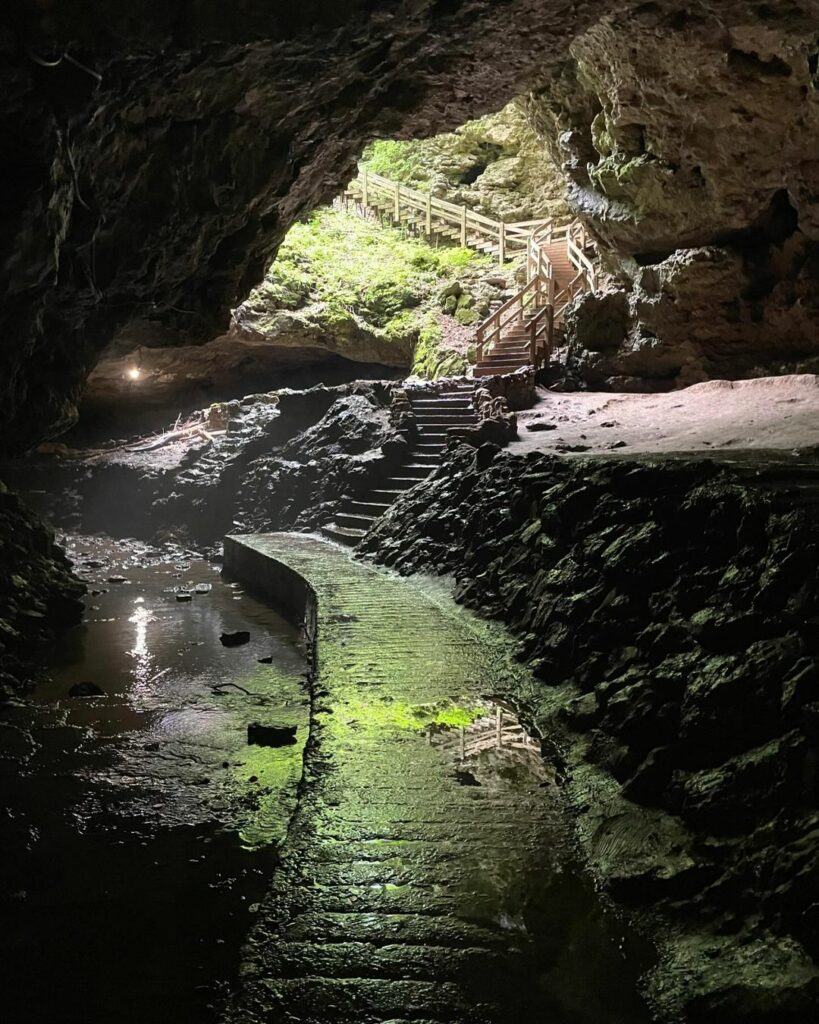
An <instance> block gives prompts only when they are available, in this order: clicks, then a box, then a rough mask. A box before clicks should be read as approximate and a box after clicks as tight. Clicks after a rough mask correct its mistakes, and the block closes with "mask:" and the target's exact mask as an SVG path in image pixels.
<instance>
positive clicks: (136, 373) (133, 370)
mask: <svg viewBox="0 0 819 1024" xmlns="http://www.w3.org/2000/svg"><path fill="white" fill-rule="evenodd" d="M125 376H126V377H127V378H128V380H139V378H140V377H141V376H142V371H141V370H140V368H139V367H138V366H131V367H129V368H128V370H127V371H126V373H125Z"/></svg>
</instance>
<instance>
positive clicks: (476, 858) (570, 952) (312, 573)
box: [225, 534, 648, 1024]
mask: <svg viewBox="0 0 819 1024" xmlns="http://www.w3.org/2000/svg"><path fill="white" fill-rule="evenodd" d="M241 540H242V546H243V548H245V553H246V554H248V550H249V557H248V558H247V559H245V560H244V566H245V567H244V569H243V572H245V573H246V572H248V571H251V572H254V573H255V572H264V569H263V565H264V563H265V561H268V562H269V560H272V561H273V562H278V563H284V564H285V565H286V566H288V567H290V568H291V569H294V570H296V571H297V572H298V573H299V574H301V575H302V576H303V577H304V578H305V579H307V580H308V582H309V583H310V585H311V587H312V588H313V590H314V592H315V594H316V596H317V600H318V645H317V678H316V688H317V689H316V705H315V709H314V720H313V731H312V735H311V741H310V743H309V744H308V748H307V755H306V760H305V778H304V782H303V792H302V796H301V800H300V803H299V807H298V810H297V812H296V814H295V816H294V819H293V821H292V824H291V828H290V831H289V834H288V838H287V840H286V842H285V844H284V846H283V849H282V851H281V853H282V860H281V866H280V869H279V870H278V871H277V872H276V874H275V876H274V878H273V882H272V888H271V890H270V892H269V895H268V896H267V898H266V899H265V901H264V903H263V906H262V908H261V911H260V914H259V917H258V920H257V924H256V926H255V928H254V930H253V932H252V934H251V937H250V939H249V942H248V944H247V947H246V950H245V957H244V959H245V963H244V967H243V983H242V987H241V989H240V991H239V992H238V993H237V994H236V995H235V997H234V999H233V1000H232V1002H231V1004H230V1006H229V1008H228V1010H227V1012H226V1015H225V1020H226V1021H230V1022H233V1024H238V1022H240V1021H241V1022H242V1024H251V1022H260V1021H269V1022H274V1021H275V1022H277V1024H296V1022H298V1024H330V1022H341V1024H376V1022H382V1024H383V1022H390V1024H403V1022H409V1021H412V1022H414V1024H438V1022H450V1024H466V1022H469V1024H506V1022H509V1024H512V1022H514V1021H518V1020H523V1019H528V1020H530V1021H544V1022H545V1021H549V1022H554V1024H569V1022H571V1024H592V1022H595V1024H600V1022H603V1021H605V1022H606V1024H639V1022H640V1021H643V1020H648V1015H647V1013H646V1011H645V1009H644V1007H643V1004H642V1002H641V1000H640V999H639V997H638V996H637V995H636V978H637V975H638V973H639V971H640V970H641V969H643V968H645V967H646V963H645V961H644V960H643V959H642V957H643V953H644V950H642V949H639V950H638V947H639V943H638V942H637V940H636V939H634V937H633V936H630V935H628V934H627V933H626V931H625V929H624V927H623V926H622V924H621V923H620V922H618V921H617V920H616V919H614V918H613V917H612V916H610V915H608V914H607V913H606V912H605V911H604V910H603V908H602V907H601V905H600V903H599V901H598V900H597V898H596V896H595V894H594V892H593V891H592V889H591V886H590V885H589V883H588V882H587V881H586V880H585V878H584V876H583V875H582V873H581V872H579V871H578V869H577V866H576V864H574V863H573V862H572V858H571V854H570V853H569V843H568V837H567V830H566V823H565V821H564V820H563V817H562V813H561V807H560V800H559V795H558V793H557V789H556V787H555V785H554V784H553V782H552V780H551V778H550V775H549V772H548V769H547V767H546V766H545V765H544V763H543V761H542V760H541V758H540V756H539V748H538V746H537V745H536V744H534V743H533V742H532V741H531V740H529V739H528V738H527V737H526V736H525V734H524V733H523V731H522V729H521V728H520V726H519V724H518V723H517V721H516V719H515V718H514V716H513V715H512V714H511V713H509V712H506V713H504V711H503V709H502V708H500V707H499V706H498V705H496V704H495V703H494V702H493V701H492V700H491V699H488V698H489V697H491V695H492V694H496V693H498V692H502V691H503V690H504V689H506V688H507V685H508V682H509V676H510V673H521V671H522V670H521V668H520V667H519V666H514V664H513V663H512V662H511V661H510V660H509V657H508V639H507V638H506V636H505V635H504V634H503V632H502V631H501V630H500V629H499V628H498V627H496V626H495V625H493V624H489V623H484V622H481V621H479V620H477V619H475V618H474V617H473V616H471V615H470V614H469V613H467V612H465V611H463V610H462V609H460V608H458V607H457V606H456V605H455V604H454V603H453V602H452V601H451V599H449V597H448V596H447V595H446V593H445V592H444V590H443V589H442V588H441V586H440V584H435V583H432V582H431V581H430V582H425V581H418V580H406V579H401V578H399V577H397V576H394V575H392V574H390V573H388V572H385V571H384V570H379V569H376V568H373V567H371V566H368V565H365V564H362V563H360V562H356V561H353V560H352V559H351V558H350V557H349V555H348V553H347V552H346V551H345V550H343V549H342V548H340V547H338V546H336V545H333V544H329V543H327V542H326V541H324V540H321V539H319V538H317V537H313V536H307V535H304V534H289V535H288V534H275V535H267V536H254V537H248V538H241ZM243 557H244V556H243ZM254 560H255V561H254ZM230 561H231V560H230V559H228V564H230ZM253 565H255V568H249V567H251V566H253ZM499 736H500V746H498V737H499ZM629 954H631V955H629ZM637 961H639V964H638V962H637Z"/></svg>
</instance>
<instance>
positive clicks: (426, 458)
mask: <svg viewBox="0 0 819 1024" xmlns="http://www.w3.org/2000/svg"><path fill="white" fill-rule="evenodd" d="M410 458H411V459H412V461H413V463H414V464H415V465H416V466H417V465H419V464H421V463H423V465H425V466H437V465H438V463H439V462H440V461H441V453H440V451H435V452H424V451H419V450H418V449H416V450H415V451H412V452H410Z"/></svg>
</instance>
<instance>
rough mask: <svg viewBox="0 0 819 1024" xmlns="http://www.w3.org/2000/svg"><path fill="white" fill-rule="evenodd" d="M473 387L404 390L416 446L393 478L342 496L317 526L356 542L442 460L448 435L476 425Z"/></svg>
mask: <svg viewBox="0 0 819 1024" xmlns="http://www.w3.org/2000/svg"><path fill="white" fill-rule="evenodd" d="M473 391H474V385H472V384H469V383H464V384H453V385H452V386H451V387H450V388H449V389H447V390H446V391H442V392H441V393H439V394H435V393H434V392H432V391H431V390H426V389H419V390H417V391H412V390H408V391H407V397H408V399H409V403H410V406H411V408H412V414H413V418H414V420H415V424H416V427H417V432H418V439H417V441H416V443H415V447H414V448H413V449H412V451H411V452H410V453H409V456H408V458H407V459H406V461H405V462H404V463H403V464H402V465H401V466H400V467H399V468H398V469H396V470H395V471H394V472H393V475H392V476H385V477H384V478H383V479H382V480H379V481H378V482H377V485H376V486H375V487H372V488H371V489H370V490H369V491H368V492H367V493H366V494H365V495H364V496H363V497H361V498H359V499H356V500H353V499H348V500H346V501H345V502H344V504H343V506H342V508H341V511H339V512H337V513H336V516H335V518H334V519H333V521H332V522H329V523H325V524H324V525H323V526H322V527H321V532H322V534H323V535H324V536H325V537H327V538H328V539H329V540H333V541H336V543H338V544H346V545H348V546H349V547H354V546H355V545H356V544H358V542H359V541H360V540H361V539H362V538H363V537H364V536H365V534H367V533H368V532H369V530H370V527H371V526H372V525H373V523H374V522H375V520H376V519H378V518H379V517H380V516H382V515H384V513H385V512H386V511H387V509H388V508H389V507H390V506H391V505H392V504H393V502H395V501H396V499H397V498H399V497H400V496H401V494H402V493H403V492H404V491H408V490H409V489H410V487H415V485H416V484H418V483H420V482H421V481H422V480H425V479H426V478H427V477H428V476H429V474H430V473H431V472H432V471H433V469H435V468H436V467H437V466H438V465H439V464H440V462H441V458H442V456H443V454H444V452H445V451H446V446H447V443H448V441H449V439H450V438H451V437H457V436H459V435H463V434H466V433H467V432H468V431H469V430H470V429H472V428H473V427H474V426H476V424H477V418H476V415H475V409H474V406H473V404H472V393H473Z"/></svg>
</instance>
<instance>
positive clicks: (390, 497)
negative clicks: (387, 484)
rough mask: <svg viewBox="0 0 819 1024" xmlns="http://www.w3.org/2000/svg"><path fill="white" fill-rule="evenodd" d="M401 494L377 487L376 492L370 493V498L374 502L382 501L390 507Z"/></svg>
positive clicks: (400, 491) (399, 491)
mask: <svg viewBox="0 0 819 1024" xmlns="http://www.w3.org/2000/svg"><path fill="white" fill-rule="evenodd" d="M403 493H404V492H403V490H388V489H386V488H384V487H378V488H376V490H374V491H370V497H372V498H373V499H374V500H375V501H378V502H382V501H383V502H386V503H388V505H392V504H393V503H394V502H395V501H397V500H398V498H400V497H401V495H402V494H403Z"/></svg>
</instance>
